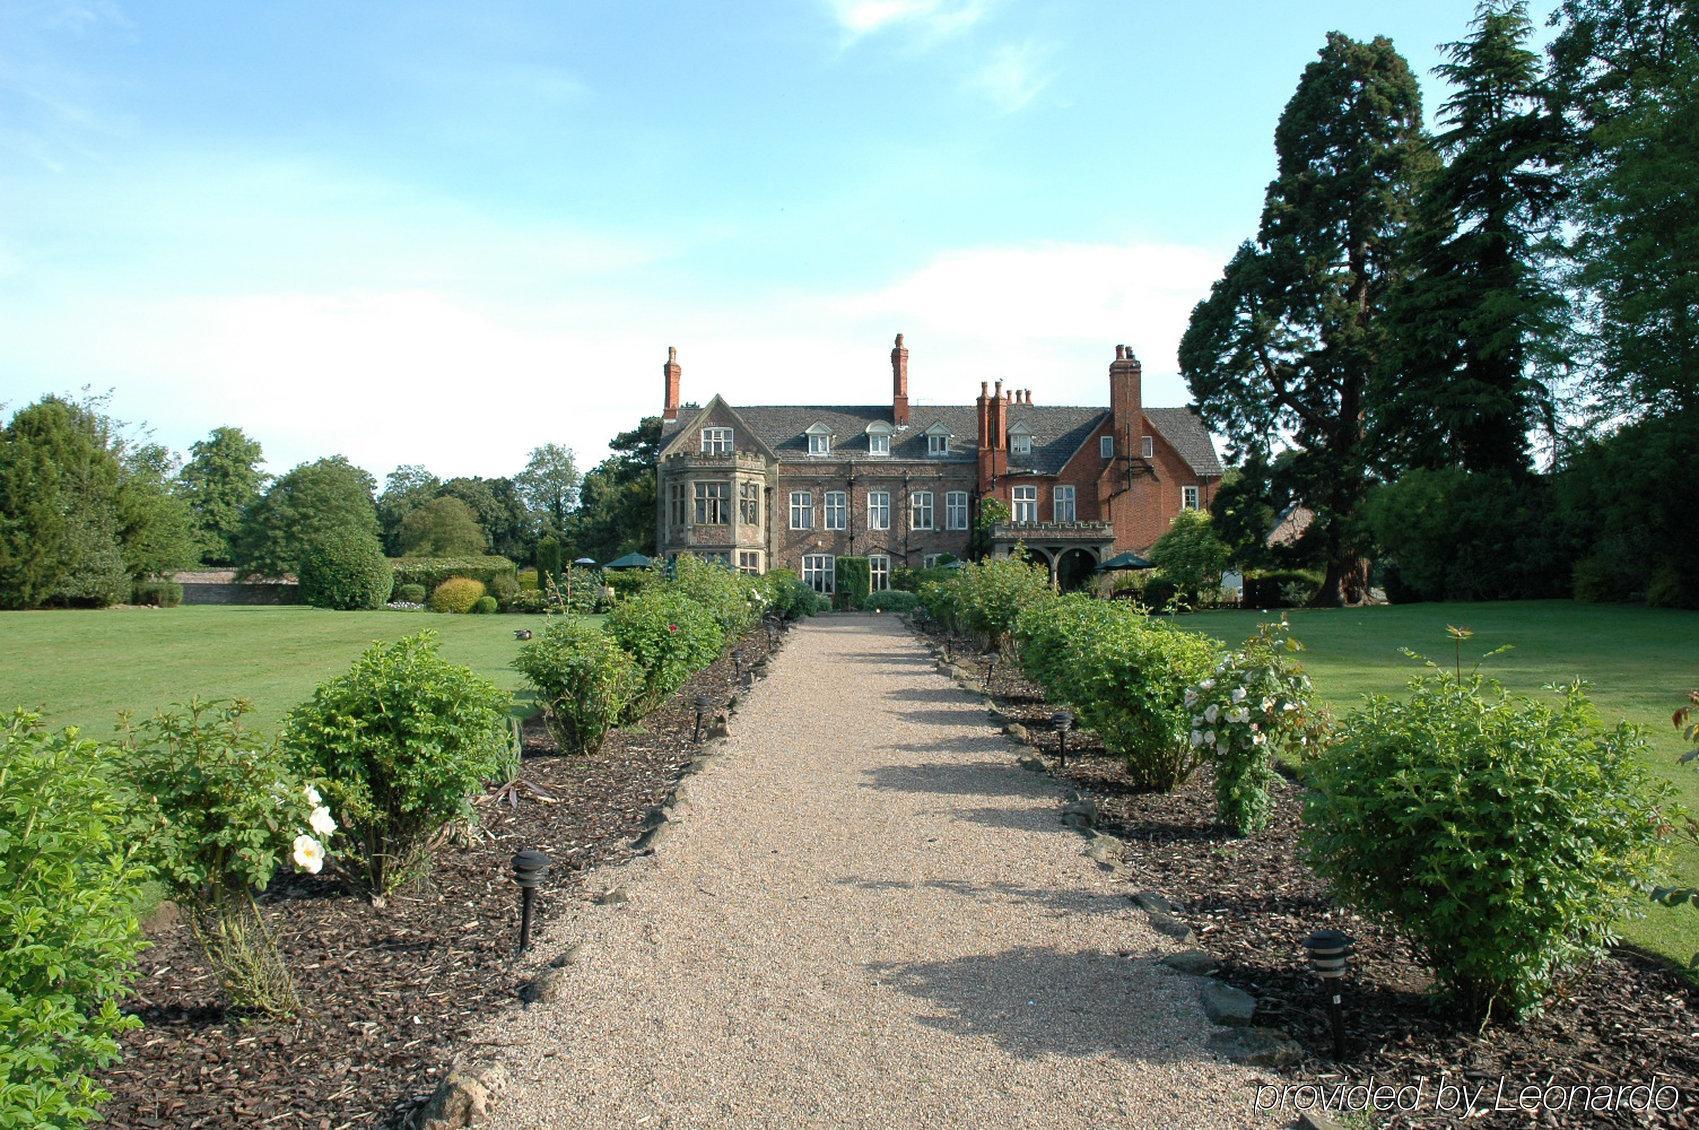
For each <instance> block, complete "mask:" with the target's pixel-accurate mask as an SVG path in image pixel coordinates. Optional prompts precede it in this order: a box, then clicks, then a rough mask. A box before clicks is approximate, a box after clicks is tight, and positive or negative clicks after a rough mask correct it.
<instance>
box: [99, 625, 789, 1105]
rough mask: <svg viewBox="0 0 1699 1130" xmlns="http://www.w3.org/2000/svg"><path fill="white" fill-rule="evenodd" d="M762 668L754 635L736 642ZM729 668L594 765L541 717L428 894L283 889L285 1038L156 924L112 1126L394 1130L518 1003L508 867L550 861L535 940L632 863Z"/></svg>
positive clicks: (729, 687)
mask: <svg viewBox="0 0 1699 1130" xmlns="http://www.w3.org/2000/svg"><path fill="white" fill-rule="evenodd" d="M739 646H740V647H741V648H742V650H743V652H744V654H745V655H746V656H748V657H749V658H750V660H751V661H754V660H756V659H758V658H760V657H761V656H763V655H765V653H766V651H767V636H766V633H765V632H764V631H763V630H761V629H757V630H756V631H754V632H752V633H751V634H750V635H749V636H748V637H746V638H745V639H744V641H743V642H742V643H741V644H740V645H739ZM734 682H735V675H734V671H733V663H732V660H731V659H730V658H729V657H728V658H722V659H721V660H720V661H719V662H717V663H715V664H714V665H713V666H712V667H709V668H707V669H706V670H704V671H701V672H698V673H697V674H696V675H695V676H694V677H693V678H692V679H691V680H690V682H689V683H688V684H687V685H686V686H685V687H684V688H683V690H681V691H680V692H679V693H678V694H677V695H675V696H674V697H673V698H672V699H671V700H670V701H668V702H667V703H665V704H664V705H662V706H661V707H660V708H659V709H658V710H656V711H655V712H653V713H652V714H650V715H649V716H647V717H646V718H644V719H643V720H642V721H641V722H640V723H639V724H636V725H633V726H631V727H627V728H624V729H621V730H616V731H614V732H613V733H612V734H610V735H609V737H608V740H607V742H606V744H605V745H604V746H603V748H602V750H601V752H600V753H598V754H596V755H595V756H592V757H563V756H560V755H558V754H557V753H556V751H555V747H554V744H553V742H552V741H551V740H550V738H549V736H548V733H547V731H546V730H545V729H544V728H543V726H542V724H541V722H540V720H533V721H532V722H530V723H528V724H527V725H526V727H525V730H524V739H525V758H524V762H523V768H522V771H521V778H520V779H521V781H523V782H525V783H526V784H527V785H529V786H535V787H536V788H537V789H540V790H541V791H542V792H543V793H545V794H547V796H548V797H549V798H551V800H547V801H546V800H543V799H540V798H539V797H538V796H537V795H536V793H535V792H533V791H532V790H531V789H530V788H524V787H522V788H520V789H517V790H513V791H512V793H511V796H509V795H503V796H494V795H491V796H486V797H484V798H481V800H480V803H479V806H478V807H479V813H480V821H481V836H480V837H479V838H478V839H477V840H476V842H473V843H470V844H466V845H448V846H444V847H443V848H442V849H441V850H439V851H438V852H437V853H436V858H435V862H434V865H433V868H432V871H431V874H430V877H429V879H428V881H427V882H426V883H424V884H422V885H421V886H420V887H419V888H418V889H415V890H410V891H405V892H402V893H401V894H399V895H395V896H392V897H391V898H390V900H389V904H388V906H387V907H385V908H384V909H382V910H378V909H374V908H373V907H371V906H369V905H367V903H366V902H365V901H363V900H362V899H359V898H357V897H355V896H353V895H351V894H349V893H348V892H347V891H345V890H344V889H343V888H342V886H341V885H340V884H339V883H338V882H337V881H336V880H334V879H332V878H330V877H328V874H327V875H325V876H318V877H308V876H291V877H288V878H286V879H280V880H279V881H278V882H276V883H274V884H273V887H272V889H271V890H270V891H269V892H268V893H267V895H266V897H265V900H264V903H263V908H264V913H265V917H266V922H267V924H268V926H269V927H270V928H271V929H272V930H273V932H274V933H275V934H276V936H277V940H278V943H279V945H280V946H281V947H282V950H283V952H284V954H285V956H286V958H287V960H288V963H289V967H290V969H291V970H292V972H293V973H294V975H295V978H296V983H297V989H298V990H299V992H300V995H301V998H302V1001H303V1004H304V1005H305V1010H304V1015H303V1016H302V1017H301V1018H300V1019H298V1020H296V1021H292V1022H275V1021H270V1022H268V1021H257V1020H250V1019H244V1018H242V1017H239V1016H234V1015H230V1014H228V1013H227V1012H226V1009H225V1002H224V999H223V996H222V993H221V991H220V990H219V988H218V985H217V982H216V980H215V979H214V978H213V975H212V974H211V972H210V971H209V970H208V969H207V968H206V966H205V963H204V961H203V959H202V957H201V954H200V951H199V950H198V948H197V947H196V946H195V943H194V941H193V939H192V938H191V937H190V936H189V933H188V931H187V929H186V928H185V927H183V926H182V925H181V924H179V923H177V922H176V921H175V918H174V916H173V915H172V914H171V908H170V907H169V905H168V906H167V907H165V908H164V910H163V912H162V913H161V914H159V915H156V916H155V919H154V920H153V921H152V922H151V923H150V924H149V927H148V935H149V938H150V940H151V942H152V943H153V944H152V948H151V949H149V950H148V951H147V952H146V953H144V954H143V956H142V960H141V964H140V979H139V980H138V982H137V990H136V993H135V995H134V996H133V997H132V998H131V999H130V1000H129V1001H128V1002H127V1005H126V1007H127V1010H128V1011H131V1012H133V1013H135V1014H136V1015H137V1016H139V1017H141V1019H142V1022H143V1027H142V1028H141V1029H139V1030H137V1031H134V1032H131V1033H128V1034H127V1035H126V1036H125V1037H124V1038H123V1041H122V1043H123V1054H124V1058H123V1061H122V1063H120V1064H119V1065H117V1066H115V1067H113V1068H111V1069H110V1070H108V1071H107V1072H105V1074H104V1075H103V1077H102V1079H101V1082H102V1084H103V1085H104V1086H105V1087H106V1088H107V1089H108V1090H110V1091H111V1092H112V1095H113V1099H112V1101H111V1102H110V1103H109V1104H107V1106H106V1107H105V1108H104V1113H105V1115H106V1119H107V1124H108V1125H111V1126H117V1127H128V1126H147V1127H153V1126H158V1127H167V1126H168V1127H208V1126H242V1127H258V1126H268V1127H291V1126H297V1127H299V1126H306V1127H315V1128H319V1130H337V1128H340V1127H352V1126H361V1127H364V1126H401V1125H404V1124H405V1123H406V1122H407V1120H408V1119H409V1118H410V1116H411V1115H412V1113H413V1112H414V1111H415V1110H416V1109H418V1108H419V1107H420V1106H421V1105H422V1104H423V1103H424V1102H425V1101H426V1100H427V1099H428V1098H429V1097H430V1094H431V1091H432V1090H433V1089H434V1080H435V1078H436V1077H438V1076H440V1075H441V1074H443V1073H444V1072H445V1071H446V1070H447V1068H448V1066H449V1065H450V1063H451V1062H452V1060H453V1059H454V1057H455V1055H456V1054H459V1053H463V1052H467V1051H471V1050H474V1049H473V1047H472V1045H471V1044H470V1043H469V1040H470V1037H471V1033H472V1031H473V1029H474V1027H475V1026H477V1025H478V1024H479V1023H480V1022H482V1021H484V1020H486V1019H487V1018H489V1017H490V1016H491V1015H493V1014H495V1013H497V1012H498V1011H499V1010H501V1009H502V1008H505V1007H511V1006H513V1005H514V1004H515V1003H516V994H517V991H518V987H519V984H520V981H521V977H520V976H519V972H518V966H517V964H516V962H515V960H514V947H515V943H516V941H517V938H518V931H519V912H518V898H517V888H516V887H515V885H514V883H513V880H512V871H511V869H510V866H509V861H510V860H511V859H512V857H513V855H514V853H515V852H517V851H521V850H524V849H528V848H535V849H538V850H541V851H544V852H547V853H548V854H549V856H550V857H551V858H552V860H553V868H552V869H551V871H550V873H549V876H548V879H547V881H546V883H545V885H544V887H543V888H542V898H540V899H539V900H538V907H537V917H536V919H535V920H534V925H533V930H541V931H543V932H545V933H546V931H547V929H548V924H549V920H550V918H551V917H552V914H551V909H552V907H553V906H558V905H562V904H563V903H566V902H569V901H570V900H574V899H579V898H583V897H585V889H586V878H585V875H584V872H585V871H586V870H588V869H589V868H592V867H595V866H598V865H600V864H606V863H618V862H621V861H623V860H624V859H626V858H628V857H629V856H630V855H631V841H632V840H633V839H634V838H635V837H636V836H637V835H639V834H640V833H641V832H642V831H643V822H644V818H645V817H646V816H647V815H648V814H649V813H650V812H651V810H652V809H654V808H655V807H656V806H657V805H659V804H661V803H663V802H664V801H665V800H666V798H667V796H668V795H669V794H670V793H671V791H672V789H673V787H674V785H675V784H676V783H677V781H678V778H679V774H680V771H681V770H682V769H683V768H684V767H685V766H686V765H688V764H689V763H690V761H691V760H692V759H693V758H694V757H695V756H696V754H697V747H696V746H695V745H694V744H693V743H692V737H693V733H692V731H693V730H694V728H695V722H696V714H695V707H694V705H693V703H694V701H695V697H696V695H698V694H701V693H707V694H708V695H710V696H711V697H712V698H713V699H714V701H715V702H717V703H721V704H723V703H724V702H726V700H727V699H728V698H729V697H730V696H731V695H732V694H733V693H734Z"/></svg>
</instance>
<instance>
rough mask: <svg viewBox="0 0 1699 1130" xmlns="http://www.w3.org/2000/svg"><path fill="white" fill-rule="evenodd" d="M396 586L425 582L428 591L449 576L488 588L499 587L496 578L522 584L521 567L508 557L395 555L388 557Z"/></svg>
mask: <svg viewBox="0 0 1699 1130" xmlns="http://www.w3.org/2000/svg"><path fill="white" fill-rule="evenodd" d="M389 564H390V567H391V569H393V570H394V572H395V583H396V584H397V585H423V586H424V588H425V591H426V592H434V591H436V587H437V586H438V585H440V584H442V583H443V582H444V581H446V580H448V579H449V578H450V577H470V578H471V579H472V580H474V581H480V582H482V583H483V585H484V587H485V588H486V589H493V588H495V586H496V583H497V582H496V578H497V577H506V578H507V579H508V580H510V581H512V582H513V583H514V584H515V585H518V584H519V568H518V566H516V565H514V563H513V562H511V561H509V560H508V559H507V558H505V557H494V556H491V557H392V558H390V560H389Z"/></svg>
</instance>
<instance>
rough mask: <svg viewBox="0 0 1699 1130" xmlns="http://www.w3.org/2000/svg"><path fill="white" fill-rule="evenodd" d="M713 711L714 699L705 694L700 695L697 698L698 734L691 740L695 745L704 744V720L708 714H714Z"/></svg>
mask: <svg viewBox="0 0 1699 1130" xmlns="http://www.w3.org/2000/svg"><path fill="white" fill-rule="evenodd" d="M713 710H714V700H713V699H711V698H709V697H708V696H707V695H705V694H699V695H697V696H696V732H695V733H694V734H693V735H692V736H691V738H690V740H691V742H692V743H693V744H695V745H701V744H702V719H703V718H704V717H705V716H707V715H708V714H711V713H713Z"/></svg>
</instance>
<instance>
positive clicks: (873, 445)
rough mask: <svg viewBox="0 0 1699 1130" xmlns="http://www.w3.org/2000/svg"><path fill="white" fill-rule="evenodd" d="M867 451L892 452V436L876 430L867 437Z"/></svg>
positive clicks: (872, 453)
mask: <svg viewBox="0 0 1699 1130" xmlns="http://www.w3.org/2000/svg"><path fill="white" fill-rule="evenodd" d="M867 453H868V454H869V455H889V454H891V437H890V436H888V435H881V434H880V433H878V432H874V433H873V434H871V435H869V436H868V437H867Z"/></svg>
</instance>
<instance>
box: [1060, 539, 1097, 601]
mask: <svg viewBox="0 0 1699 1130" xmlns="http://www.w3.org/2000/svg"><path fill="white" fill-rule="evenodd" d="M1096 571H1097V554H1095V553H1093V552H1092V551H1091V550H1089V549H1082V548H1080V547H1079V546H1075V547H1073V548H1072V549H1065V550H1063V551H1062V552H1061V553H1060V554H1058V555H1057V557H1056V562H1055V564H1054V565H1052V566H1051V573H1052V575H1053V576H1054V577H1055V578H1056V587H1057V588H1058V589H1060V590H1061V591H1062V592H1074V591H1075V590H1077V589H1082V588H1084V587H1085V586H1086V585H1088V584H1090V583H1091V578H1092V575H1093V574H1094V573H1095V572H1096Z"/></svg>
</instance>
